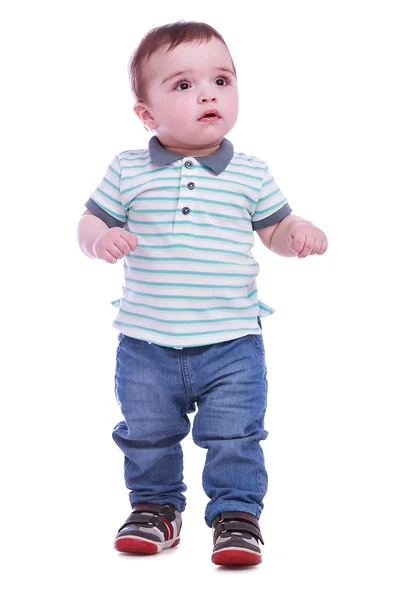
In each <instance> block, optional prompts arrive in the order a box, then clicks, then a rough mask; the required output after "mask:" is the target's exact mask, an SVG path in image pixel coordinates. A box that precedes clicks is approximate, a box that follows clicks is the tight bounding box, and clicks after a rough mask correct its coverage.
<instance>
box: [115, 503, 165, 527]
mask: <svg viewBox="0 0 400 600" xmlns="http://www.w3.org/2000/svg"><path fill="white" fill-rule="evenodd" d="M143 513H147V514H143ZM149 513H150V514H149ZM163 518H166V519H167V520H168V521H170V522H172V521H174V520H175V513H174V510H173V509H172V508H171V507H170V506H168V505H164V506H163V505H161V504H138V505H136V506H135V508H134V509H133V512H131V514H130V515H129V517H128V518H127V519H126V521H125V523H124V524H123V525H122V527H121V528H120V529H119V531H122V529H124V528H125V527H129V525H142V526H144V527H146V526H147V527H154V526H156V527H158V529H160V530H161V531H162V532H163V533H165V532H166V531H167V526H166V525H165V523H164V522H163Z"/></svg>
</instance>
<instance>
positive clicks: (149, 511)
mask: <svg viewBox="0 0 400 600" xmlns="http://www.w3.org/2000/svg"><path fill="white" fill-rule="evenodd" d="M181 526H182V517H181V513H180V512H178V511H177V510H176V509H175V507H174V506H173V505H172V504H164V505H162V504H137V505H136V506H134V507H133V512H132V513H131V514H130V515H129V517H128V518H127V520H126V521H125V523H124V524H123V525H122V527H121V528H120V529H119V530H118V533H117V536H116V538H115V541H114V548H115V549H116V550H118V551H119V552H130V553H133V554H156V553H157V552H161V550H165V549H166V548H172V547H173V546H177V545H178V544H179V542H180V538H179V533H180V530H181Z"/></svg>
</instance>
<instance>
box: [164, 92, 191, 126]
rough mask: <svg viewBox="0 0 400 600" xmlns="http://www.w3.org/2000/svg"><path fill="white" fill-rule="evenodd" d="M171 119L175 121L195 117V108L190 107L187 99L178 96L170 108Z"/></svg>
mask: <svg viewBox="0 0 400 600" xmlns="http://www.w3.org/2000/svg"><path fill="white" fill-rule="evenodd" d="M169 113H170V116H171V119H173V121H175V122H182V121H186V120H189V119H191V118H192V117H193V115H192V113H193V110H191V109H190V107H189V106H188V103H187V102H185V99H184V98H182V97H178V98H177V99H176V101H175V102H174V103H173V105H172V106H171V107H170V110H169Z"/></svg>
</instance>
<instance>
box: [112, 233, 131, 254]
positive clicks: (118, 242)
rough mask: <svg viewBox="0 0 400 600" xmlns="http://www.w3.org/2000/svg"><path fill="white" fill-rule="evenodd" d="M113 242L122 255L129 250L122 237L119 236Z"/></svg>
mask: <svg viewBox="0 0 400 600" xmlns="http://www.w3.org/2000/svg"><path fill="white" fill-rule="evenodd" d="M114 244H115V246H116V247H117V248H118V250H120V251H121V252H122V254H123V255H124V254H128V253H129V252H130V251H131V247H130V245H129V244H128V242H127V241H126V240H125V239H124V238H123V237H120V238H119V239H118V240H115V242H114ZM118 258H120V257H118Z"/></svg>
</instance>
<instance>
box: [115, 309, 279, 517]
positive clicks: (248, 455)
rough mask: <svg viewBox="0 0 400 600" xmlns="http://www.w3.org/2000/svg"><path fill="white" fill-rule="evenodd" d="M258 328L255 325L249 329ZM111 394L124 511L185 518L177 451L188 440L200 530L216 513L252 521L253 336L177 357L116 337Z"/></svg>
mask: <svg viewBox="0 0 400 600" xmlns="http://www.w3.org/2000/svg"><path fill="white" fill-rule="evenodd" d="M258 323H259V326H260V328H261V320H260V319H258ZM118 340H119V343H118V348H117V360H116V374H115V392H116V397H117V400H118V402H119V404H120V407H121V411H122V415H123V417H124V420H123V421H122V422H121V423H118V425H117V426H116V427H115V428H114V431H113V439H114V441H115V442H116V444H117V445H118V447H119V448H120V449H121V450H122V452H123V453H124V455H125V483H126V486H127V488H128V489H129V490H131V491H130V494H129V497H130V502H131V505H132V506H134V505H135V504H138V503H141V502H152V503H155V504H167V503H171V504H173V505H174V506H175V507H176V508H177V509H178V510H179V511H181V512H182V511H183V510H184V509H185V505H186V500H185V496H184V492H185V490H186V489H187V488H186V485H185V484H184V483H183V454H182V448H181V444H180V442H181V441H182V440H183V438H185V437H186V436H187V434H188V433H189V430H190V421H189V418H188V416H187V415H188V413H192V412H194V411H195V410H196V405H197V413H196V415H195V416H194V419H193V430H192V435H193V440H194V442H195V443H196V444H197V445H198V446H200V447H201V448H206V449H207V455H206V460H205V466H204V470H203V488H204V491H205V493H206V494H207V496H208V497H209V498H210V502H209V503H208V504H207V506H206V511H205V521H206V523H207V525H208V526H211V524H212V521H213V519H214V518H215V517H216V516H217V515H218V514H220V513H221V512H224V511H233V510H234V511H237V510H238V511H243V512H247V513H250V514H253V515H254V516H256V517H257V518H259V516H260V514H261V511H262V509H263V503H262V501H263V498H264V496H265V494H266V492H267V485H268V478H267V472H266V470H265V466H264V456H263V451H262V448H261V446H260V440H264V439H265V438H266V437H267V435H268V434H267V431H265V429H264V415H265V410H266V406H267V369H266V365H265V353H264V344H263V338H262V335H246V336H244V337H241V338H237V339H234V340H229V341H227V342H221V343H218V344H210V345H206V346H197V347H191V348H183V349H181V350H177V349H175V348H168V347H166V346H160V345H157V344H149V343H148V342H146V341H143V340H139V339H136V338H131V337H129V336H126V335H124V334H122V333H120V334H119V335H118Z"/></svg>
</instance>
